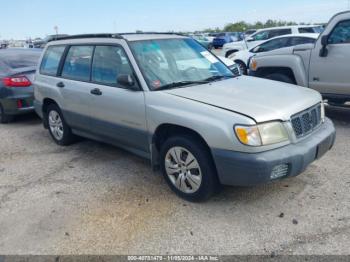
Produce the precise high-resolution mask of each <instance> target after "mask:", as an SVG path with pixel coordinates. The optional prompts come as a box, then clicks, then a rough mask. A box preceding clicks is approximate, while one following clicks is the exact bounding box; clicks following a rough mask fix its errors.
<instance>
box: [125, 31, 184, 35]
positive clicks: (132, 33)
mask: <svg viewBox="0 0 350 262" xmlns="http://www.w3.org/2000/svg"><path fill="white" fill-rule="evenodd" d="M148 34H152V35H181V36H183V35H184V34H181V33H174V32H129V33H118V35H121V36H122V35H148Z"/></svg>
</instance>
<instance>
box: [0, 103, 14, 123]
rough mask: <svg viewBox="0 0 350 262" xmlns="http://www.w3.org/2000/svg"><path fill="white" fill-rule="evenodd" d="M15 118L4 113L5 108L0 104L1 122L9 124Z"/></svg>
mask: <svg viewBox="0 0 350 262" xmlns="http://www.w3.org/2000/svg"><path fill="white" fill-rule="evenodd" d="M13 119H14V117H13V116H11V115H7V114H5V113H4V108H3V107H2V105H1V104H0V124H8V123H10V122H12V121H13Z"/></svg>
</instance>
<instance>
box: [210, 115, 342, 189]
mask: <svg viewBox="0 0 350 262" xmlns="http://www.w3.org/2000/svg"><path fill="white" fill-rule="evenodd" d="M335 137H336V133H335V128H334V125H333V123H332V121H331V120H329V119H326V122H325V123H324V124H323V125H322V126H321V127H320V129H319V130H317V131H316V132H315V133H313V134H312V135H311V136H309V137H308V138H306V139H304V140H303V141H301V142H299V143H297V144H290V145H288V146H285V147H282V148H278V149H275V150H271V151H267V152H262V153H255V154H248V153H240V152H233V151H228V150H220V149H214V150H212V152H213V157H214V161H215V164H216V168H217V172H218V176H219V180H220V182H221V183H222V184H224V185H233V186H254V185H258V184H264V183H268V182H270V181H273V180H275V179H271V173H272V171H273V169H274V167H276V166H278V165H281V164H286V165H288V172H287V174H286V175H285V176H283V177H282V178H286V177H293V176H297V175H299V174H301V173H302V172H303V171H304V170H305V169H306V168H307V166H308V165H310V164H311V163H312V162H313V161H315V160H316V159H317V158H320V157H322V156H323V154H321V153H326V152H327V151H328V150H330V149H331V148H332V146H333V144H334V141H335ZM321 150H322V152H321ZM278 179H281V178H278Z"/></svg>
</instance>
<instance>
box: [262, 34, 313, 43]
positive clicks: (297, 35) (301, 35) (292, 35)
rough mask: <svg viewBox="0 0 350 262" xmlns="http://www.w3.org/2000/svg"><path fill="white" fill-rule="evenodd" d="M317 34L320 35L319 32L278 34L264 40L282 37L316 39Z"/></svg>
mask: <svg viewBox="0 0 350 262" xmlns="http://www.w3.org/2000/svg"><path fill="white" fill-rule="evenodd" d="M319 35H320V34H318V33H305V34H288V35H279V36H276V37H273V38H271V39H268V40H266V42H267V41H270V40H273V39H277V38H284V37H306V38H314V39H317V38H318V37H319Z"/></svg>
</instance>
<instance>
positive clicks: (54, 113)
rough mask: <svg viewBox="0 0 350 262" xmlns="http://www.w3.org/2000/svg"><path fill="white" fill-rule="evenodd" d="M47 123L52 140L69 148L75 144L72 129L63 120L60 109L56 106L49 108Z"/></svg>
mask: <svg viewBox="0 0 350 262" xmlns="http://www.w3.org/2000/svg"><path fill="white" fill-rule="evenodd" d="M45 118H46V119H45V121H47V123H48V129H49V132H50V135H51V137H52V139H53V140H54V141H55V142H56V144H58V145H60V146H68V145H70V144H72V143H73V142H74V139H75V137H74V135H73V134H72V130H71V128H70V127H69V126H68V125H67V123H66V121H65V120H64V118H63V115H62V112H61V110H60V108H59V107H58V106H57V105H56V104H51V105H49V106H48V108H47V112H46V114H45Z"/></svg>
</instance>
